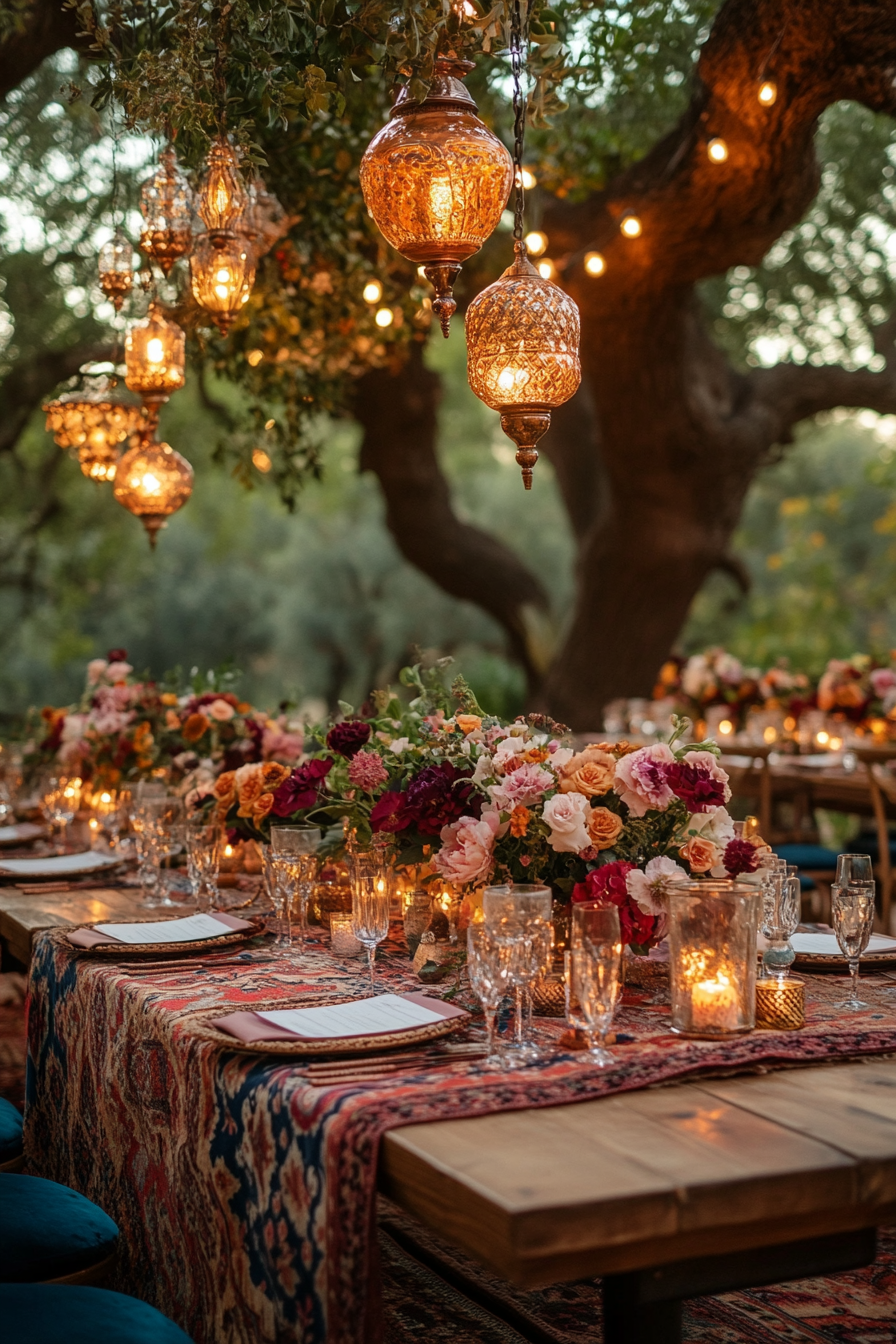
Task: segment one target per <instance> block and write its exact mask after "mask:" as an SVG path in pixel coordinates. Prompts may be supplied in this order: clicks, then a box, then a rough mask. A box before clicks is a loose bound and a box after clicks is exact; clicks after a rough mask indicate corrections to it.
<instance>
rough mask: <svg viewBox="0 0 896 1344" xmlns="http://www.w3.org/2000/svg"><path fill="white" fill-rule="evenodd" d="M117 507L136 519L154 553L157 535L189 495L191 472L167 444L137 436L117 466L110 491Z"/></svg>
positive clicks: (191, 490) (145, 434)
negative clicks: (121, 507) (144, 531)
mask: <svg viewBox="0 0 896 1344" xmlns="http://www.w3.org/2000/svg"><path fill="white" fill-rule="evenodd" d="M113 493H114V495H115V498H116V499H117V500H118V503H119V504H121V505H123V507H124V508H126V509H128V510H129V511H130V512H131V513H133V514H134V516H135V517H137V518H139V519H140V521H141V522H142V524H143V526H144V527H145V528H146V532H147V535H148V537H149V544H150V546H151V547H152V548H153V550H155V545H156V540H157V537H158V534H159V531H160V530H161V529H162V528H163V527H165V526H166V525H167V521H166V520H167V519H168V518H170V517H171V515H172V513H176V512H177V510H178V509H181V508H183V506H184V504H186V502H187V500H188V499H189V498H190V495H191V494H192V493H193V468H192V467H191V466H190V464H189V462H188V461H187V460H186V458H183V457H181V455H180V453H176V452H175V451H174V449H173V448H172V447H171V445H170V444H168V443H159V442H158V440H156V439H155V438H152V437H151V435H150V434H149V433H145V432H144V433H141V434H137V435H135V437H134V442H133V446H132V447H131V448H129V449H128V451H127V452H126V453H125V454H124V456H123V457H122V458H121V460H120V462H119V463H118V471H117V473H116V476H115V488H114V491H113Z"/></svg>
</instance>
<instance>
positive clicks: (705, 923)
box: [669, 879, 762, 1038]
mask: <svg viewBox="0 0 896 1344" xmlns="http://www.w3.org/2000/svg"><path fill="white" fill-rule="evenodd" d="M761 905H762V896H761V893H760V891H759V888H758V887H753V886H750V885H749V884H747V883H746V882H743V883H740V882H728V881H726V882H713V881H710V880H708V879H707V880H704V881H701V882H691V883H687V884H686V883H684V882H682V883H680V884H678V885H674V886H673V888H672V891H671V894H670V896H669V963H670V977H671V986H672V1030H673V1031H674V1032H677V1033H678V1034H679V1035H681V1036H698V1037H709V1038H712V1037H719V1036H735V1035H738V1034H740V1033H741V1032H746V1031H752V1030H753V1027H754V1026H755V1025H756V935H757V933H758V932H759V913H760V908H761Z"/></svg>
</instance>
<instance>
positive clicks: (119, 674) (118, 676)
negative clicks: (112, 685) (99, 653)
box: [106, 663, 134, 681]
mask: <svg viewBox="0 0 896 1344" xmlns="http://www.w3.org/2000/svg"><path fill="white" fill-rule="evenodd" d="M133 670H134V669H133V668H132V667H131V665H130V663H109V665H108V667H107V668H106V679H107V680H108V681H124V679H125V677H129V676H130V675H131V673H132V672H133Z"/></svg>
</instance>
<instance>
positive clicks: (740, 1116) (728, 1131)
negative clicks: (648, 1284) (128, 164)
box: [381, 1063, 896, 1286]
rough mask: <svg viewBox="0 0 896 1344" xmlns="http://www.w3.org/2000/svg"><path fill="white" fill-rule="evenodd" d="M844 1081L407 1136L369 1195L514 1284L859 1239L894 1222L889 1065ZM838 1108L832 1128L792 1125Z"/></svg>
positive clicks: (599, 1105)
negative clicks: (842, 1233) (379, 1189)
mask: <svg viewBox="0 0 896 1344" xmlns="http://www.w3.org/2000/svg"><path fill="white" fill-rule="evenodd" d="M845 1069H848V1070H849V1071H850V1072H849V1073H848V1074H847V1073H846V1072H845V1071H844V1067H836V1066H831V1067H829V1068H821V1069H800V1070H794V1071H791V1072H789V1073H786V1074H776V1075H773V1076H771V1077H764V1078H740V1079H734V1080H731V1081H730V1082H720V1083H712V1084H709V1083H706V1084H685V1085H682V1086H679V1087H674V1088H663V1089H649V1090H647V1091H642V1092H633V1093H625V1094H621V1095H616V1096H613V1097H606V1098H602V1099H600V1100H597V1101H588V1102H581V1103H577V1104H575V1105H568V1106H558V1107H552V1108H549V1109H545V1110H536V1111H521V1112H511V1113H504V1114H499V1115H490V1116H481V1117H476V1118H471V1119H467V1120H452V1121H444V1122H437V1123H432V1124H426V1125H411V1126H408V1127H406V1128H403V1129H399V1130H394V1131H392V1132H391V1133H390V1134H388V1135H387V1136H386V1138H385V1140H384V1142H383V1151H382V1159H381V1182H382V1186H383V1188H384V1190H385V1191H386V1192H387V1193H388V1194H389V1195H390V1196H391V1197H392V1198H394V1199H396V1200H397V1202H398V1203H399V1204H401V1205H402V1206H403V1207H405V1208H407V1209H408V1210H410V1211H411V1212H412V1213H415V1214H416V1215H417V1216H418V1217H420V1218H421V1219H422V1220H423V1221H424V1222H426V1223H427V1224H429V1225H430V1226H432V1227H434V1228H435V1229H436V1230H437V1231H438V1232H440V1233H441V1234H443V1235H445V1236H447V1237H448V1239H449V1240H451V1241H454V1242H456V1243H458V1244H460V1245H461V1246H463V1247H464V1248H465V1249H466V1250H468V1251H470V1252H471V1253H472V1254H473V1255H475V1256H476V1257H477V1258H479V1259H480V1260H482V1261H484V1262H485V1263H486V1264H489V1265H491V1266H492V1267H493V1268H494V1269H496V1270H498V1272H499V1273H502V1274H504V1275H505V1276H506V1277H508V1278H510V1279H511V1280H513V1281H514V1282H517V1283H520V1284H525V1285H529V1286H532V1285H536V1284H543V1283H549V1282H556V1281H558V1280H560V1279H568V1278H574V1277H577V1276H580V1275H582V1274H607V1273H617V1272H619V1271H622V1270H627V1269H635V1268H641V1267H645V1266H649V1265H656V1264H662V1263H668V1262H670V1261H672V1260H680V1259H682V1258H687V1257H690V1256H697V1255H711V1254H717V1253H722V1252H725V1251H731V1250H738V1249H743V1248H747V1247H751V1246H758V1245H771V1244H782V1243H784V1242H786V1241H792V1240H798V1239H799V1238H801V1237H809V1236H820V1235H823V1234H824V1233H826V1232H836V1231H839V1230H847V1229H850V1228H857V1227H869V1226H873V1225H875V1223H877V1222H880V1221H884V1220H886V1219H887V1218H889V1217H892V1216H893V1215H894V1213H896V1064H894V1063H875V1064H871V1065H849V1066H845ZM863 1069H869V1070H870V1072H869V1073H868V1074H867V1076H866V1075H863V1074H862V1073H861V1070H863ZM856 1071H858V1072H856ZM838 1075H840V1077H839V1078H838ZM859 1078H862V1080H863V1081H862V1082H861V1084H859V1082H858V1081H857V1080H858V1079H859ZM775 1088H777V1089H778V1090H777V1092H776V1093H775V1092H774V1089H775ZM769 1089H771V1090H772V1091H771V1092H770V1091H769ZM801 1089H802V1092H801ZM772 1093H774V1096H775V1098H777V1099H776V1100H775V1101H774V1104H773V1102H772V1101H768V1102H767V1098H769V1097H771V1096H772ZM850 1095H852V1096H853V1098H854V1099H855V1098H856V1097H860V1098H861V1100H860V1101H859V1102H858V1103H857V1104H853V1106H852V1110H851V1111H849V1112H847V1109H846V1108H847V1106H848V1102H847V1098H848V1097H849V1096H850ZM800 1096H802V1097H803V1098H804V1099H803V1100H802V1102H801V1101H800V1100H799V1098H800ZM838 1096H839V1097H840V1098H841V1104H842V1108H843V1112H842V1114H840V1115H839V1118H837V1115H838V1113H837V1112H836V1108H835V1107H833V1105H831V1115H830V1119H829V1120H825V1119H824V1117H819V1118H818V1122H817V1124H816V1127H815V1128H814V1129H813V1128H811V1127H810V1126H809V1125H808V1124H806V1125H804V1124H803V1123H802V1121H803V1117H804V1115H805V1116H809V1115H811V1114H813V1113H816V1114H817V1113H818V1112H819V1111H820V1110H823V1109H824V1107H825V1106H826V1105H828V1102H827V1101H826V1100H825V1098H828V1099H831V1100H832V1101H833V1099H836V1098H837V1097H838ZM866 1098H867V1101H866ZM891 1114H893V1115H894V1119H893V1121H892V1122H891V1120H890V1116H891ZM847 1125H849V1126H851V1128H852V1135H853V1137H852V1143H851V1146H849V1145H846V1144H845V1128H846V1126H847ZM891 1125H892V1132H890V1130H889V1129H888V1127H889V1126H891ZM838 1139H839V1140H843V1142H839V1143H838V1142H837V1140H838Z"/></svg>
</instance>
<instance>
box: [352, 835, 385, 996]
mask: <svg viewBox="0 0 896 1344" xmlns="http://www.w3.org/2000/svg"><path fill="white" fill-rule="evenodd" d="M349 861H350V865H351V867H350V871H351V882H352V933H353V934H354V935H355V937H356V938H357V940H358V942H359V943H363V945H364V946H365V947H366V948H367V962H368V965H369V967H370V988H371V990H372V989H373V987H374V970H373V967H374V960H375V958H376V949H377V944H379V943H381V942H382V941H383V939H384V938H385V937H386V936H387V935H388V933H389V906H390V903H391V899H392V869H391V868H390V867H389V866H388V864H385V863H383V857H382V854H381V853H379V852H378V851H377V850H371V851H362V852H361V853H355V854H352V855H351V856H350V860H349Z"/></svg>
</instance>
